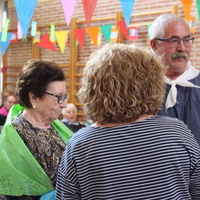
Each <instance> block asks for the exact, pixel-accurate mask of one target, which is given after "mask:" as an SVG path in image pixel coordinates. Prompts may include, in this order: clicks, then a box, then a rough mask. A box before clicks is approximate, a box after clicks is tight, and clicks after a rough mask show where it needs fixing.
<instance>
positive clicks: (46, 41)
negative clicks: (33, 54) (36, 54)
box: [38, 33, 56, 51]
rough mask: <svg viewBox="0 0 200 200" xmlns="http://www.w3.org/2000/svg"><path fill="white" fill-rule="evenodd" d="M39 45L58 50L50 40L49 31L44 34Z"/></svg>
mask: <svg viewBox="0 0 200 200" xmlns="http://www.w3.org/2000/svg"><path fill="white" fill-rule="evenodd" d="M38 46H39V47H43V48H45V49H50V50H52V51H56V49H55V47H54V45H53V43H52V42H51V41H50V39H49V35H48V34H47V33H45V34H44V35H43V36H42V38H41V40H40V42H39V43H38Z"/></svg>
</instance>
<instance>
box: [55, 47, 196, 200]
mask: <svg viewBox="0 0 200 200" xmlns="http://www.w3.org/2000/svg"><path fill="white" fill-rule="evenodd" d="M163 73H164V70H163V65H162V63H161V61H160V60H158V58H155V57H154V55H153V53H152V52H151V51H148V50H145V49H144V48H139V47H136V46H134V45H126V44H112V43H111V44H107V45H105V46H103V47H102V48H101V49H99V50H97V51H96V52H95V53H93V54H92V55H91V57H90V58H89V60H88V62H87V64H86V67H85V68H84V77H83V80H82V86H81V88H80V91H79V93H78V95H79V97H80V99H81V100H82V102H83V103H84V109H85V113H86V115H87V116H88V117H89V118H90V119H92V120H93V121H94V122H95V123H94V124H93V125H91V126H88V127H86V128H84V129H80V130H79V131H78V132H76V134H74V135H73V136H72V138H71V139H70V140H69V142H68V145H67V147H66V150H65V152H64V154H63V158H62V160H61V164H60V167H59V173H58V179H57V185H56V199H57V200H61V199H62V200H63V199H70V200H88V199H98V200H105V199H109V200H110V199H114V200H121V199H131V200H139V199H173V200H175V199H200V193H199V188H200V176H199V175H200V147H199V145H198V143H197V141H196V140H195V139H194V136H193V135H192V134H191V132H190V130H189V129H188V128H187V126H186V125H185V124H184V123H183V122H181V121H179V120H177V119H172V118H168V117H163V116H158V115H157V113H158V111H159V109H160V107H161V103H162V99H163V94H164V88H165V85H164V81H163Z"/></svg>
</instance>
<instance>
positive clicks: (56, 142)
mask: <svg viewBox="0 0 200 200" xmlns="http://www.w3.org/2000/svg"><path fill="white" fill-rule="evenodd" d="M16 93H17V95H18V98H19V104H17V105H15V106H13V107H12V108H11V110H10V112H9V114H8V116H7V120H6V123H5V125H4V127H3V130H2V132H1V135H0V163H1V165H0V177H1V184H0V193H1V194H2V195H4V196H5V198H7V199H20V200H25V199H29V200H31V199H34V200H35V199H40V196H41V195H45V194H47V195H50V196H52V197H53V196H54V187H55V184H56V178H57V168H58V165H59V162H60V159H61V155H62V153H63V151H64V149H65V146H66V143H67V141H68V139H69V138H70V137H71V135H72V134H73V133H72V131H71V130H70V129H68V128H67V127H66V126H65V125H64V124H63V123H62V122H61V121H60V120H58V116H59V115H60V114H61V110H62V108H64V107H66V105H67V98H68V95H67V94H66V78H65V75H64V72H63V70H62V69H61V68H60V67H59V66H58V65H57V64H56V63H54V62H51V61H42V60H37V59H33V60H29V61H28V62H27V63H25V65H24V66H23V68H22V70H21V72H20V74H19V78H18V81H17V87H16ZM49 192H50V193H49Z"/></svg>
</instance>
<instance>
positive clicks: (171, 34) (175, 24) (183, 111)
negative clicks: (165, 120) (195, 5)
mask: <svg viewBox="0 0 200 200" xmlns="http://www.w3.org/2000/svg"><path fill="white" fill-rule="evenodd" d="M150 37H151V40H150V45H151V48H152V49H153V51H154V52H155V53H156V54H157V55H160V56H161V57H162V59H163V63H164V65H165V66H166V69H167V70H166V74H165V76H164V80H165V83H166V93H165V97H164V101H163V105H162V109H161V111H160V112H159V114H160V115H164V116H169V117H176V118H178V119H180V120H182V121H184V122H185V123H186V124H187V126H188V127H189V129H191V131H192V133H193V134H194V137H195V138H196V140H197V141H198V143H199V144H200V73H199V70H197V69H195V68H194V67H193V66H192V65H191V63H190V61H189V58H190V53H191V48H192V43H193V41H194V37H193V36H192V34H191V32H190V27H189V25H188V23H187V22H186V21H185V20H184V19H183V18H182V17H180V16H178V15H174V14H170V13H165V14H162V15H160V16H159V17H158V18H157V19H155V21H154V22H153V23H152V26H151V29H150Z"/></svg>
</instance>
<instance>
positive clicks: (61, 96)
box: [43, 92, 69, 104]
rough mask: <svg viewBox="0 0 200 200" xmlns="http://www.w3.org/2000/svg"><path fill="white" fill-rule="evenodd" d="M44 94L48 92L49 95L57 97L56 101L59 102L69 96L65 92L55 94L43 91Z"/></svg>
mask: <svg viewBox="0 0 200 200" xmlns="http://www.w3.org/2000/svg"><path fill="white" fill-rule="evenodd" d="M43 93H45V94H48V95H51V96H54V97H57V98H58V101H57V102H58V103H59V104H61V103H63V102H64V101H65V99H68V98H69V95H68V94H65V95H57V94H52V93H49V92H43Z"/></svg>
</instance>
